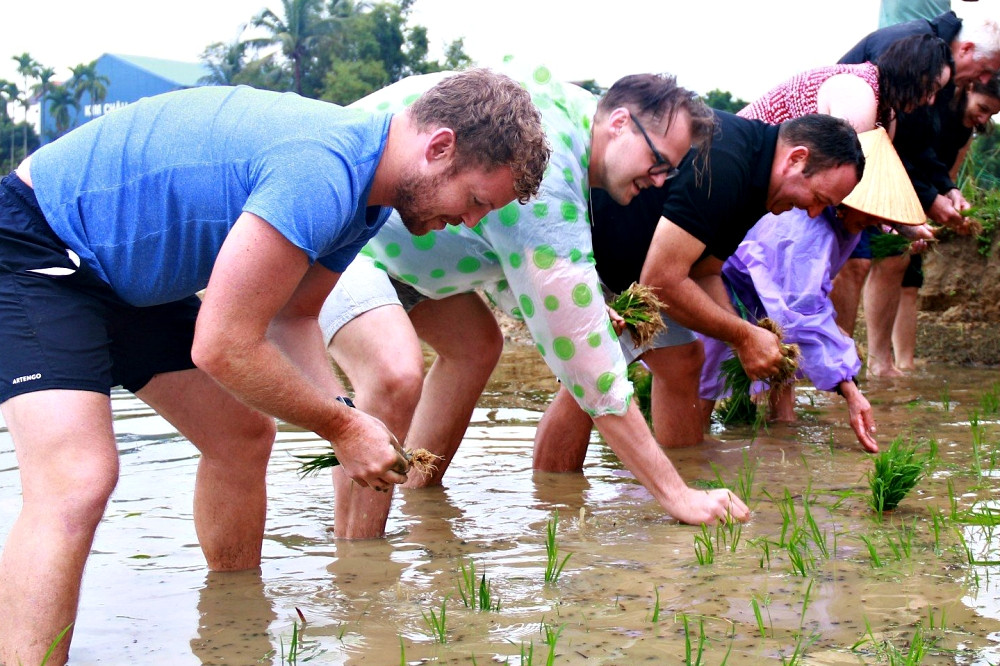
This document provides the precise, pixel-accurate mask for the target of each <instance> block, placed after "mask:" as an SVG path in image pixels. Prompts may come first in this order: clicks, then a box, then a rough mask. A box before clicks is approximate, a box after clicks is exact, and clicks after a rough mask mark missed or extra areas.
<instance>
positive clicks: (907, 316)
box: [892, 287, 920, 372]
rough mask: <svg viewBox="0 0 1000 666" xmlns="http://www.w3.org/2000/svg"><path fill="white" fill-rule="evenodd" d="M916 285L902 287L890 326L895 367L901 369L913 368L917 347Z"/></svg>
mask: <svg viewBox="0 0 1000 666" xmlns="http://www.w3.org/2000/svg"><path fill="white" fill-rule="evenodd" d="M919 293H920V290H919V289H918V288H917V287H903V290H902V292H900V295H899V307H898V308H897V309H896V321H895V323H894V324H893V326H892V351H893V354H894V356H895V360H896V367H897V368H899V369H900V370H901V371H904V372H905V371H908V370H913V368H914V367H916V366H915V364H914V354H915V353H916V348H917V299H918V297H919Z"/></svg>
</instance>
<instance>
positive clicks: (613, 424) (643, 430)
mask: <svg viewBox="0 0 1000 666" xmlns="http://www.w3.org/2000/svg"><path fill="white" fill-rule="evenodd" d="M594 425H595V426H597V430H598V431H599V432H600V433H601V435H602V436H603V437H604V440H605V441H606V442H607V443H608V446H610V447H611V450H612V451H614V452H615V455H617V456H618V457H619V458H620V459H621V461H622V462H623V463H625V467H626V468H628V469H629V471H631V472H632V473H633V474H635V477H636V478H637V479H638V480H639V482H640V483H641V484H642V485H643V486H644V487H645V488H646V490H648V491H649V492H650V493H651V494H652V495H653V497H654V498H655V499H656V501H657V502H659V503H660V505H661V506H663V507H664V508H666V509H667V510H668V511H669V510H670V508H671V506H672V505H673V503H674V501H675V500H676V499H677V495H678V493H679V492H682V491H685V490H686V489H687V484H685V483H684V480H683V479H682V478H681V477H680V474H678V473H677V469H676V468H675V467H674V465H673V463H671V462H670V459H669V458H667V456H666V454H664V453H663V450H662V449H660V445H659V444H658V443H657V442H656V439H655V438H654V437H653V434H652V433H651V432H650V431H649V426H647V425H646V420H645V419H644V418H643V416H642V413H641V412H640V411H639V408H638V407H637V406H636V405H635V403H634V402H633V404H632V405H631V406H630V407H629V409H628V411H627V412H625V414H624V415H622V416H614V415H608V416H599V417H597V418H595V419H594Z"/></svg>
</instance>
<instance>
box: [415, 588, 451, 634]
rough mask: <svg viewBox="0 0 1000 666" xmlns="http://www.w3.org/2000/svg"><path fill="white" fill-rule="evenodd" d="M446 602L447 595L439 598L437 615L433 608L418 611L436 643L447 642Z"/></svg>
mask: <svg viewBox="0 0 1000 666" xmlns="http://www.w3.org/2000/svg"><path fill="white" fill-rule="evenodd" d="M447 603H448V597H445V598H444V599H442V600H441V614H440V615H438V614H437V613H435V612H434V609H433V608H428V609H427V612H426V613H425V612H424V611H420V614H421V615H422V616H423V618H424V622H426V623H427V626H428V627H429V628H430V630H431V634H432V635H433V636H434V640H436V641H437V642H438V643H442V644H443V643H447V642H448V624H447V616H446V613H447Z"/></svg>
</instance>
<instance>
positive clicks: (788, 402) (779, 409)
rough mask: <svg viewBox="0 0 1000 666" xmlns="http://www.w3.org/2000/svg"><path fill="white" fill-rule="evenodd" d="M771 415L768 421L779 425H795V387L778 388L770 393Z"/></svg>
mask: <svg viewBox="0 0 1000 666" xmlns="http://www.w3.org/2000/svg"><path fill="white" fill-rule="evenodd" d="M768 400H769V402H770V405H769V407H770V414H769V415H768V420H770V421H777V422H779V423H795V419H796V416H795V385H794V384H783V385H781V386H776V387H774V389H772V390H771V391H770V393H768Z"/></svg>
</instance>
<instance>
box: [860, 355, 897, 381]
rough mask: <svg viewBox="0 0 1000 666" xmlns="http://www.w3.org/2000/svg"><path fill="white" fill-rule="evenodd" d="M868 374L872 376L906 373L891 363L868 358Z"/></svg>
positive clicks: (892, 375) (891, 375) (890, 375)
mask: <svg viewBox="0 0 1000 666" xmlns="http://www.w3.org/2000/svg"><path fill="white" fill-rule="evenodd" d="M868 374H869V375H870V376H872V377H902V376H904V375H905V373H904V372H903V371H902V370H900V369H899V368H897V367H896V366H895V365H893V364H892V363H891V362H890V363H878V362H877V361H875V359H873V358H870V357H869V359H868Z"/></svg>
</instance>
